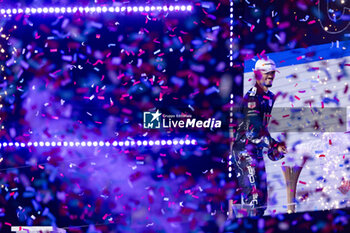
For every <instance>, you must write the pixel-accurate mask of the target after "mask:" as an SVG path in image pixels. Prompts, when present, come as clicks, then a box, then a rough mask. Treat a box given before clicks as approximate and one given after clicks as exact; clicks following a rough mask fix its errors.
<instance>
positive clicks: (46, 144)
mask: <svg viewBox="0 0 350 233" xmlns="http://www.w3.org/2000/svg"><path fill="white" fill-rule="evenodd" d="M196 144H197V141H196V140H195V139H191V140H189V139H186V140H183V139H167V140H164V139H163V140H143V141H141V140H137V141H134V140H125V141H113V142H109V141H93V142H92V141H87V142H85V141H83V142H73V141H63V142H62V141H58V142H55V141H45V142H44V141H40V142H37V141H35V142H27V143H23V142H2V143H0V148H1V147H31V146H33V147H86V146H88V147H92V146H93V147H97V146H99V147H104V146H105V147H110V146H114V147H117V146H119V147H123V146H126V147H129V146H134V145H137V146H144V147H146V146H147V147H148V146H172V145H174V146H177V145H181V146H182V145H196Z"/></svg>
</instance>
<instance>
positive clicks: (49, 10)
mask: <svg viewBox="0 0 350 233" xmlns="http://www.w3.org/2000/svg"><path fill="white" fill-rule="evenodd" d="M192 10H193V7H192V5H170V6H167V5H164V6H160V5H157V6H152V5H151V6H148V5H147V6H122V7H113V6H110V7H106V6H103V7H100V6H98V7H83V6H76V7H43V8H40V7H39V8H24V9H21V8H19V9H17V8H13V9H0V14H2V15H11V14H21V13H25V14H36V13H39V14H41V13H44V14H64V13H68V14H70V13H76V12H78V11H79V12H80V13H106V12H110V13H114V12H134V13H136V12H144V11H145V12H156V11H158V12H161V11H163V12H168V11H169V12H173V11H175V12H190V11H192Z"/></svg>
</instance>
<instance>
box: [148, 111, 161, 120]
mask: <svg viewBox="0 0 350 233" xmlns="http://www.w3.org/2000/svg"><path fill="white" fill-rule="evenodd" d="M151 114H152V120H151V122H153V121H154V120H157V121H159V117H160V116H161V115H162V114H161V113H160V112H159V110H157V111H156V112H155V113H151Z"/></svg>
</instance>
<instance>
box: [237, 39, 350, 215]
mask: <svg viewBox="0 0 350 233" xmlns="http://www.w3.org/2000/svg"><path fill="white" fill-rule="evenodd" d="M349 46H350V43H349V42H341V41H340V42H339V41H335V42H332V43H329V44H323V45H318V46H312V47H309V48H306V49H304V48H301V49H295V50H289V51H284V52H279V53H271V54H268V56H269V57H270V58H272V59H273V60H274V61H275V62H276V65H277V68H278V71H279V73H276V78H275V80H274V83H273V86H272V88H271V89H270V90H271V91H272V92H273V93H274V94H276V95H277V99H276V102H275V104H274V110H273V112H272V118H271V121H270V125H269V129H270V132H271V135H272V136H273V137H274V138H276V139H277V138H278V139H280V140H286V142H287V146H288V151H289V153H288V154H287V156H286V158H284V159H282V160H280V161H278V162H272V161H270V160H269V159H268V158H267V157H266V158H264V160H265V163H266V169H267V179H268V190H269V203H268V205H269V206H268V211H267V212H266V214H271V213H275V212H277V213H278V212H280V213H283V212H287V190H286V182H285V180H284V177H283V173H282V169H281V167H282V166H294V165H299V166H300V165H301V164H302V162H303V159H306V163H305V165H304V167H303V169H302V171H301V174H300V177H299V179H298V183H297V191H296V199H297V203H298V204H297V206H296V211H297V212H303V211H314V210H324V209H332V208H342V207H345V206H348V205H349V204H348V199H349V195H350V193H349V192H348V183H349V182H347V180H349V179H350V171H349V158H350V154H349V151H348V146H349V144H350V143H348V142H349V134H348V133H346V131H347V128H348V126H349V125H348V124H349V122H348V121H347V120H346V117H347V116H346V109H347V106H349V105H350V96H349V93H350V92H349V91H348V86H349V81H350V80H349V78H350V76H349V74H350V67H349V63H350V52H349ZM256 59H258V58H257V57H255V58H253V59H251V60H247V61H246V62H245V75H244V93H247V91H248V90H249V89H250V88H251V87H252V85H254V83H255V80H254V74H253V72H252V69H253V67H254V64H255V61H256ZM296 108H303V109H304V110H306V112H307V113H308V114H309V115H307V114H306V115H307V116H304V119H301V120H300V119H299V121H298V120H295V119H294V120H293V119H291V115H290V114H288V111H289V113H290V112H291V111H293V109H296ZM311 110H313V111H311ZM317 110H318V111H320V110H324V111H328V112H327V113H328V115H332V112H333V113H334V114H335V115H336V120H335V121H333V122H332V121H331V122H329V121H327V120H329V118H327V116H326V117H323V118H322V117H318V119H317V117H316V119H311V118H312V117H313V116H314V113H315V112H316V111H317ZM338 111H341V112H342V113H340V115H341V114H343V115H342V117H339V116H340V115H339V112H338ZM281 112H282V113H281ZM283 112H285V114H283ZM310 113H311V114H310ZM281 116H282V117H281ZM333 120H334V119H333ZM315 122H317V124H318V126H319V129H321V128H323V129H325V130H324V132H321V131H322V130H316V129H315V130H310V129H311V128H312V127H311V128H308V129H306V128H304V129H302V128H301V129H299V130H297V129H296V128H297V127H296V124H297V123H302V124H304V125H305V126H307V124H309V127H310V126H315ZM324 122H327V124H328V125H327V124H324ZM283 124H286V125H287V127H285V125H284V126H283ZM285 129H288V132H287V133H285V134H283V131H284V130H285Z"/></svg>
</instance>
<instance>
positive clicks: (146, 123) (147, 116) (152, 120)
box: [143, 110, 162, 129]
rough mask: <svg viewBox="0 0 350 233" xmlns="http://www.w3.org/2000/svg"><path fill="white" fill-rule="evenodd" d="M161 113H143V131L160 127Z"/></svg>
mask: <svg viewBox="0 0 350 233" xmlns="http://www.w3.org/2000/svg"><path fill="white" fill-rule="evenodd" d="M161 116H162V113H160V112H159V110H157V111H156V112H144V113H143V127H144V128H145V129H159V128H160V127H161V122H160V120H161Z"/></svg>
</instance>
